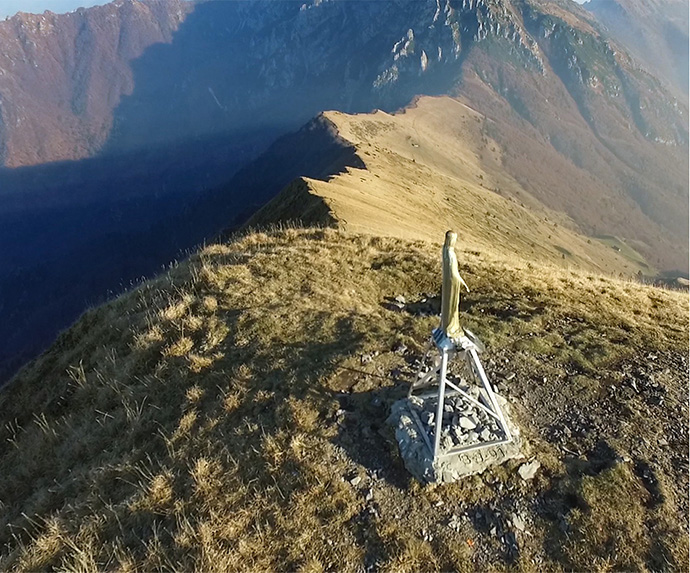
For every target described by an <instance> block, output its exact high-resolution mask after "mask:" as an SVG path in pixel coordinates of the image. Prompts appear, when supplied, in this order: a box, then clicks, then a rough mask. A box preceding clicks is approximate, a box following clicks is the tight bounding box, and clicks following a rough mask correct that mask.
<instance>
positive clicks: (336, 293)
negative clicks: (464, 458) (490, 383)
mask: <svg viewBox="0 0 690 573" xmlns="http://www.w3.org/2000/svg"><path fill="white" fill-rule="evenodd" d="M439 248H440V245H435V244H431V243H427V242H421V241H418V242H405V241H401V240H399V239H393V238H381V237H372V236H364V235H354V234H349V233H344V232H341V231H335V230H320V229H306V230H297V229H287V230H280V231H271V232H256V233H251V234H247V235H246V236H243V237H237V238H236V239H234V240H232V241H230V242H228V243H226V244H217V245H211V246H208V247H206V248H205V249H203V250H202V251H201V252H199V253H198V254H196V255H194V256H193V257H191V259H190V260H189V261H187V262H185V263H182V264H180V265H178V266H177V267H176V268H174V269H172V270H171V271H170V272H169V273H167V274H166V275H165V276H163V277H161V278H159V279H157V280H155V281H152V282H149V283H146V284H145V285H143V286H142V287H140V288H139V289H137V290H135V291H133V292H131V293H129V294H127V295H126V296H123V297H121V298H119V299H117V300H115V301H113V302H112V303H109V304H107V305H105V306H103V307H100V308H98V309H94V310H92V311H89V312H88V313H86V314H85V315H84V317H83V318H82V319H81V320H80V321H79V322H78V323H77V324H76V325H75V326H74V327H72V328H71V329H70V330H69V331H67V332H65V333H64V334H63V335H61V337H60V338H59V339H58V340H57V342H56V343H55V344H54V346H53V347H52V348H51V349H50V350H49V351H48V352H47V353H45V354H44V355H43V356H42V357H41V358H39V359H38V360H37V361H35V362H34V363H32V364H31V365H29V366H28V367H26V368H25V369H24V370H23V371H22V372H21V373H20V374H19V375H18V376H17V378H16V379H15V380H14V381H13V382H12V383H11V384H10V385H9V386H8V387H7V388H5V389H4V390H3V391H2V393H0V419H1V420H2V428H1V429H0V464H1V467H2V468H3V479H2V480H0V569H2V570H15V571H39V570H40V571H42V570H52V569H57V570H61V571H95V570H122V571H150V570H160V569H164V570H172V569H175V570H186V571H192V570H204V571H216V570H217V571H234V570H250V571H270V570H284V571H288V570H289V571H294V570H300V571H324V570H338V571H341V570H342V571H360V570H362V569H365V568H372V569H374V570H381V571H421V570H440V569H442V570H457V571H475V570H505V569H515V570H523V571H548V570H553V571H559V570H587V571H592V570H598V571H609V570H645V569H649V570H682V569H687V566H688V549H687V534H688V523H687V513H688V508H687V493H688V481H687V446H688V434H687V416H688V412H687V361H686V356H687V352H688V341H687V329H688V324H687V322H688V300H687V295H683V294H681V293H677V292H670V291H664V290H659V289H655V288H652V287H645V286H640V285H637V284H634V283H631V282H624V281H619V280H616V279H612V278H609V277H606V276H604V275H599V274H592V273H588V272H587V271H575V270H568V269H559V268H557V267H555V266H544V265H536V264H532V263H527V262H525V263H516V262H515V261H509V260H507V259H504V258H500V257H499V256H498V255H496V254H492V253H489V252H487V251H485V250H479V251H478V250H474V249H473V250H471V251H470V250H465V251H463V252H461V253H460V260H461V267H462V268H461V273H462V274H463V276H464V277H465V279H466V280H467V282H468V283H469V284H470V286H471V288H472V292H471V293H470V295H468V298H467V299H466V300H465V301H464V302H463V308H464V310H465V315H464V316H465V321H466V324H467V325H468V326H469V327H470V328H471V329H472V330H474V331H475V332H476V333H477V334H479V336H480V337H482V339H484V340H485V341H486V342H487V346H488V349H487V353H486V355H485V356H486V357H485V362H486V365H487V370H488V372H489V375H490V376H491V377H492V379H493V380H496V381H497V382H498V383H499V384H500V386H501V388H502V392H503V393H504V394H506V395H507V397H508V398H509V400H511V402H512V403H513V410H514V411H515V415H516V417H517V419H518V422H519V423H520V425H521V427H522V429H523V433H524V434H525V436H526V437H527V439H528V442H529V444H530V451H529V452H527V453H528V455H530V456H534V457H536V458H537V459H539V460H540V461H541V463H542V469H541V471H540V472H539V474H538V475H537V477H536V478H535V479H534V480H533V481H532V482H524V481H523V480H522V479H521V478H520V477H519V476H518V474H517V472H516V467H517V463H516V462H511V463H510V464H508V465H506V466H503V467H500V468H495V469H493V470H491V471H489V472H487V473H485V474H484V475H482V476H475V477H473V478H471V479H468V480H465V481H463V482H461V483H458V484H454V485H448V486H436V487H432V486H426V487H423V486H420V485H419V484H418V483H416V482H415V481H414V480H413V479H412V478H410V477H409V476H408V474H407V473H406V472H405V470H404V468H403V467H402V464H401V462H400V460H399V458H398V455H397V449H396V446H395V442H394V440H393V437H392V435H391V431H390V430H389V429H387V427H386V426H385V423H384V420H385V417H386V415H387V411H388V406H389V405H390V403H391V402H392V401H393V400H395V399H397V398H399V397H401V396H403V395H404V394H405V392H406V389H407V387H408V385H409V383H410V381H411V378H412V376H413V374H412V372H413V366H412V364H411V363H412V361H413V360H414V358H415V357H417V356H418V355H419V352H420V349H421V347H422V345H423V344H424V342H425V338H426V337H427V336H428V333H429V331H430V329H431V328H432V327H433V326H435V325H436V321H437V319H436V318H434V317H429V316H418V315H416V314H413V313H407V312H393V311H390V310H387V309H386V307H385V306H384V304H383V303H384V302H385V300H386V297H390V296H395V295H397V294H403V295H404V296H406V297H407V298H408V299H410V300H414V299H415V297H416V296H417V294H418V293H422V292H425V293H435V292H437V289H438V277H439V262H438V250H439ZM399 343H403V344H405V345H406V346H407V351H406V352H405V353H403V354H400V353H398V352H393V351H392V349H393V348H394V347H396V346H398V345H399ZM364 353H367V354H372V356H373V360H372V361H371V362H367V363H364V362H365V361H363V360H361V356H362V354H364ZM508 372H513V373H516V374H517V375H516V376H515V377H514V378H512V379H511V380H510V381H508V380H507V379H508V378H509V376H507V373H508ZM631 380H632V381H633V382H635V384H633V385H632V386H631ZM565 427H567V428H568V429H569V430H568V431H569V432H570V433H569V434H568V435H566V436H565V437H564V428H565ZM356 476H359V477H360V478H361V481H360V482H359V483H358V484H356V485H353V483H352V482H351V480H352V478H354V477H356ZM514 515H519V516H521V519H522V520H523V522H524V524H525V528H524V531H522V530H520V529H519V528H516V527H514V526H513V525H512V524H513V523H514V522H513V521H512V519H513V517H512V516H514Z"/></svg>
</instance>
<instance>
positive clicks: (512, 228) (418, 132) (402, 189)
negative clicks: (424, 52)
mask: <svg viewBox="0 0 690 573" xmlns="http://www.w3.org/2000/svg"><path fill="white" fill-rule="evenodd" d="M325 115H326V117H327V118H328V119H329V120H330V121H332V122H333V123H334V124H335V126H336V127H337V130H338V133H339V135H340V136H341V137H343V138H344V139H345V140H347V141H349V142H351V143H352V144H353V145H354V146H355V148H356V149H357V154H358V156H359V158H360V159H361V160H362V161H363V163H364V164H365V165H366V169H355V168H349V169H348V170H347V171H346V172H345V173H341V174H339V175H337V176H335V177H332V178H330V179H329V180H328V181H319V180H314V179H308V178H305V179H303V180H298V181H296V182H293V184H291V185H290V186H288V187H287V188H286V189H285V190H284V191H283V192H282V193H281V194H280V195H279V196H278V197H276V198H275V199H274V200H273V201H272V202H270V203H269V204H268V205H267V206H266V207H265V208H264V209H263V210H261V211H259V212H258V213H257V214H256V215H255V216H254V218H253V221H252V224H273V223H276V222H278V221H287V220H291V219H300V220H302V221H303V222H304V223H307V224H314V223H317V222H319V223H322V224H332V223H335V224H337V226H339V227H340V228H343V229H346V230H348V231H351V232H358V233H362V232H363V233H370V234H375V235H382V236H391V237H398V238H401V239H405V240H419V239H422V240H425V241H435V240H436V239H437V237H438V236H440V235H443V234H444V233H445V232H446V230H447V229H455V230H456V231H457V232H458V233H459V236H460V238H461V239H462V241H463V244H464V245H465V246H466V247H467V248H469V249H481V250H483V251H486V250H490V251H492V252H497V253H500V254H502V255H503V256H505V257H511V258H512V257H519V258H522V259H527V260H532V261H535V262H539V263H544V262H545V263H548V264H551V265H556V266H559V267H562V268H568V267H577V268H585V269H589V270H593V271H597V272H605V273H608V274H615V275H619V274H622V275H624V276H633V275H635V274H637V272H638V271H640V272H642V273H643V274H651V275H654V274H655V272H656V271H655V269H653V268H652V267H651V266H649V265H647V263H646V262H645V261H644V259H643V258H642V257H641V256H640V255H639V254H638V253H636V252H635V251H634V250H632V248H630V247H626V250H625V251H620V252H617V251H615V250H614V249H613V248H611V245H606V244H604V243H602V242H600V241H598V240H597V239H595V238H589V237H587V236H585V235H584V233H583V232H582V231H581V230H579V228H578V227H577V225H575V223H574V222H573V221H572V220H570V219H569V218H568V217H567V216H565V215H564V214H563V213H561V212H556V211H554V210H551V209H548V208H546V207H545V205H546V204H548V203H549V197H551V195H558V193H563V192H564V191H563V190H562V188H561V187H562V185H559V182H558V173H556V174H555V175H554V177H555V178H556V180H555V181H554V184H553V185H552V186H551V187H550V188H549V189H548V190H547V189H543V190H542V191H543V193H546V195H547V196H546V197H540V198H537V197H536V196H533V195H531V194H530V193H529V192H528V191H527V190H526V188H525V185H522V184H521V183H519V182H518V181H517V180H516V179H515V178H514V177H513V176H512V175H511V174H510V171H509V170H508V169H507V166H506V164H505V156H506V153H507V152H508V151H513V152H514V150H506V149H503V148H502V147H501V145H499V144H498V143H497V142H496V141H494V140H493V139H491V137H490V136H489V135H488V133H489V132H490V131H491V128H492V127H495V123H494V122H493V121H492V120H491V119H488V118H486V117H485V116H483V115H481V114H479V113H477V112H476V111H474V110H472V109H470V108H469V107H468V106H466V105H465V104H463V103H461V102H460V101H458V100H454V99H451V98H448V97H440V98H429V97H425V98H420V99H419V100H418V102H417V104H416V106H415V107H414V108H411V109H408V110H406V111H405V113H400V114H396V115H390V114H387V113H384V112H381V111H378V112H376V113H374V114H359V115H348V114H344V113H338V112H328V113H327V114H325ZM459 134H461V135H459ZM536 168H537V169H541V165H539V166H537V167H536ZM561 183H562V182H561ZM589 185H591V182H590V183H589ZM585 188H587V189H588V187H587V186H586V185H585ZM552 199H553V197H552ZM554 200H555V199H554ZM569 201H571V202H572V199H569ZM579 201H581V202H583V203H586V204H588V203H589V201H588V200H586V199H579ZM588 208H590V209H591V208H592V206H591V205H589V207H588ZM563 210H564V211H566V210H567V209H566V208H565V207H564V208H563ZM628 249H629V250H628Z"/></svg>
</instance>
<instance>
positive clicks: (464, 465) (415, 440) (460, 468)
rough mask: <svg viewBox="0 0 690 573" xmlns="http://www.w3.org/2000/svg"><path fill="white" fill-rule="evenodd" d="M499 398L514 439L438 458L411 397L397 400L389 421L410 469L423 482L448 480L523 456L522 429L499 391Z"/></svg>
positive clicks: (455, 479) (456, 479)
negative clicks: (416, 418) (419, 419)
mask: <svg viewBox="0 0 690 573" xmlns="http://www.w3.org/2000/svg"><path fill="white" fill-rule="evenodd" d="M496 398H497V400H498V402H499V405H500V406H501V409H502V411H503V415H504V417H505V418H506V423H507V424H508V427H509V429H510V432H511V434H512V438H513V439H512V441H511V442H509V443H507V444H499V445H493V446H486V447H481V448H479V449H474V450H470V451H466V452H461V453H458V454H452V455H448V456H445V457H439V458H438V459H437V460H436V461H435V462H434V460H433V458H432V454H431V452H430V450H429V446H428V445H427V443H426V441H425V439H424V437H423V436H422V434H421V432H420V428H419V425H418V424H417V422H415V420H414V418H413V414H412V409H413V405H412V404H411V403H410V400H409V399H407V398H405V399H403V400H398V401H397V402H395V403H394V404H393V406H392V408H391V415H390V416H389V418H388V423H389V424H391V425H392V426H393V427H394V428H395V438H396V440H397V442H398V447H399V448H400V455H401V456H402V458H403V462H404V463H405V467H406V468H407V470H408V471H409V472H410V473H411V474H412V475H413V476H414V477H416V478H417V479H418V480H419V481H421V482H423V483H441V482H444V483H449V482H454V481H458V480H460V479H461V478H463V477H465V476H470V475H473V474H478V473H481V472H483V471H484V470H485V469H487V468H489V467H491V466H496V465H500V464H502V463H504V462H505V461H507V460H510V459H516V458H521V457H523V455H522V453H521V451H520V447H521V445H522V441H521V439H520V430H519V429H518V428H517V426H515V424H513V423H512V422H511V421H510V411H509V406H508V403H507V402H506V400H505V399H504V398H503V397H501V396H498V395H496ZM441 454H443V451H442V452H441Z"/></svg>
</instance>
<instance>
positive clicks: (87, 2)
mask: <svg viewBox="0 0 690 573" xmlns="http://www.w3.org/2000/svg"><path fill="white" fill-rule="evenodd" d="M225 1H229V2H232V1H233V0H225ZM575 1H576V2H578V4H583V3H584V0H575ZM106 2H107V0H5V1H4V2H3V3H2V5H1V6H0V18H5V17H6V16H13V15H14V14H16V13H17V12H29V13H32V14H41V13H42V12H44V11H45V10H50V11H51V12H55V13H57V14H61V13H63V12H69V11H70V10H76V9H77V8H80V7H85V8H86V7H89V6H96V5H97V4H105V3H106Z"/></svg>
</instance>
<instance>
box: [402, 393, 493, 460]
mask: <svg viewBox="0 0 690 573" xmlns="http://www.w3.org/2000/svg"><path fill="white" fill-rule="evenodd" d="M463 390H464V389H463ZM468 390H469V392H468V393H469V394H470V395H472V394H475V395H476V397H477V398H478V397H479V388H476V387H472V388H471V389H470V388H468ZM473 390H474V392H473ZM473 397H474V396H473ZM437 406H438V398H437V397H436V396H432V397H428V398H420V397H419V396H413V397H412V398H410V408H411V409H412V410H413V411H414V412H415V413H416V414H417V416H418V418H419V420H420V421H421V423H422V426H423V427H424V430H425V432H426V433H427V435H428V436H429V442H430V443H431V444H433V443H434V439H435V434H436V425H437V423H438V420H436V410H437ZM503 438H504V433H503V430H501V427H500V425H499V423H498V420H497V419H496V418H494V417H493V416H491V415H490V414H489V413H487V412H486V411H485V410H484V409H483V408H480V407H479V406H477V405H476V404H473V403H472V402H470V401H469V400H468V399H467V398H464V397H463V396H462V395H460V394H457V395H454V396H450V397H447V398H446V400H445V401H444V405H443V421H442V426H441V444H440V447H441V450H442V451H448V450H450V449H451V448H454V447H459V446H471V445H474V444H479V443H482V442H493V441H497V440H501V439H503Z"/></svg>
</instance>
